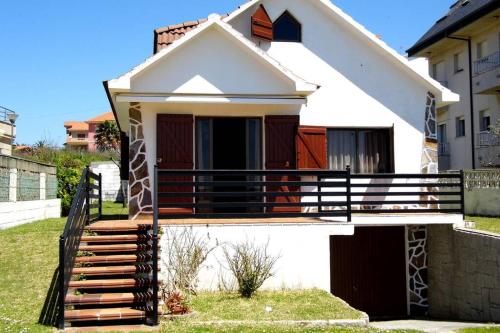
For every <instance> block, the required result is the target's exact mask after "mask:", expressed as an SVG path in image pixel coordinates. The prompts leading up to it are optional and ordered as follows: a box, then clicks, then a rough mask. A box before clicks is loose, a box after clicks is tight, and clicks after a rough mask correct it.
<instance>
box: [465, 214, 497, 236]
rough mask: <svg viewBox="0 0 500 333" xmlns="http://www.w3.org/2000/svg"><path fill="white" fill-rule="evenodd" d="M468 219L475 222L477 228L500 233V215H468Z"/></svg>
mask: <svg viewBox="0 0 500 333" xmlns="http://www.w3.org/2000/svg"><path fill="white" fill-rule="evenodd" d="M466 219H467V221H472V222H475V223H476V229H477V230H483V231H488V232H493V233H497V234H500V217H481V216H467V217H466Z"/></svg>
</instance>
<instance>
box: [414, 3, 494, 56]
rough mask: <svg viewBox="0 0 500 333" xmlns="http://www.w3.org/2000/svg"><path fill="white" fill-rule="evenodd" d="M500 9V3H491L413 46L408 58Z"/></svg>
mask: <svg viewBox="0 0 500 333" xmlns="http://www.w3.org/2000/svg"><path fill="white" fill-rule="evenodd" d="M498 8H500V2H499V1H495V2H491V3H489V4H488V5H486V6H484V7H482V8H480V9H478V10H476V11H475V12H473V13H471V14H469V15H468V16H466V17H464V18H463V19H462V20H460V21H458V22H455V23H454V24H452V25H450V26H449V27H446V28H445V29H443V30H442V31H440V32H438V33H437V34H435V35H434V36H432V37H430V38H428V39H426V40H424V41H422V42H420V43H417V44H415V45H413V46H412V47H411V48H409V49H408V50H407V51H406V52H407V53H408V56H410V57H413V56H415V55H417V54H418V53H419V52H421V51H423V50H425V49H426V48H428V47H429V46H432V45H433V44H435V43H437V42H439V41H440V40H441V39H444V38H446V37H448V36H450V35H451V34H453V33H455V32H457V31H458V30H460V29H462V28H465V27H466V26H468V25H469V24H471V23H473V22H475V21H476V20H478V19H480V18H481V17H483V16H485V15H487V14H489V13H491V12H492V11H494V10H496V9H498Z"/></svg>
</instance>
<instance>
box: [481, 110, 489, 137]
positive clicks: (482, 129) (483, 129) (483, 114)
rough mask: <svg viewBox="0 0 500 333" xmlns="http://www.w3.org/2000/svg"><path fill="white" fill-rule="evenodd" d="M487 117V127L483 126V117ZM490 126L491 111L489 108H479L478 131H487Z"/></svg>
mask: <svg viewBox="0 0 500 333" xmlns="http://www.w3.org/2000/svg"><path fill="white" fill-rule="evenodd" d="M486 118H487V119H488V127H487V128H484V126H483V125H484V122H483V119H486ZM490 128H491V113H490V110H489V109H485V110H481V111H479V132H480V133H487V132H489V131H490Z"/></svg>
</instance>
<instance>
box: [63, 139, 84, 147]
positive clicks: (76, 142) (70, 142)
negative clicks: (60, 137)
mask: <svg viewBox="0 0 500 333" xmlns="http://www.w3.org/2000/svg"><path fill="white" fill-rule="evenodd" d="M66 143H67V144H68V145H75V146H85V145H87V144H88V139H87V138H73V137H67V138H66Z"/></svg>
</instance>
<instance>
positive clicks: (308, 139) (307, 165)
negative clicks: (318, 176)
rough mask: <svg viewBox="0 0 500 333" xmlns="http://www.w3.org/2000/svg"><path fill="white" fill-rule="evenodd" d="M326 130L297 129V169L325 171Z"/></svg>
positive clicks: (318, 128)
mask: <svg viewBox="0 0 500 333" xmlns="http://www.w3.org/2000/svg"><path fill="white" fill-rule="evenodd" d="M326 149H327V148H326V128H324V127H310V126H301V127H299V134H298V135H297V167H298V168H299V169H326V168H327V158H326V155H327V153H326Z"/></svg>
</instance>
